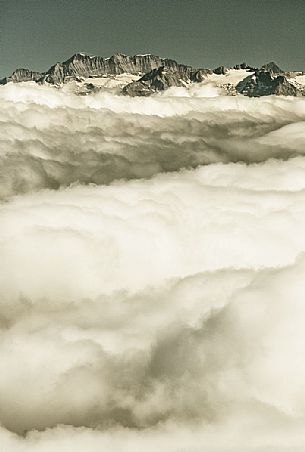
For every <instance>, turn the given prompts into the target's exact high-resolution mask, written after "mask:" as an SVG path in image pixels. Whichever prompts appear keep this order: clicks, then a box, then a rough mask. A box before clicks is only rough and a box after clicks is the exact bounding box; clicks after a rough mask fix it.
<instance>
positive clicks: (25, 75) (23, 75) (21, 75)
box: [0, 69, 43, 85]
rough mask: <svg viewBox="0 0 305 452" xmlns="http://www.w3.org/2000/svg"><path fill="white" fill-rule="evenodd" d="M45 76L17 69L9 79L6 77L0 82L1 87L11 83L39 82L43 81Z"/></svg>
mask: <svg viewBox="0 0 305 452" xmlns="http://www.w3.org/2000/svg"><path fill="white" fill-rule="evenodd" d="M42 76H43V74H42V73H41V72H33V71H30V70H29V69H16V71H15V72H13V73H12V75H10V76H9V77H5V78H3V79H2V80H0V85H6V83H9V82H15V83H18V82H29V81H31V80H33V81H35V82H37V81H38V80H40V79H41V77H42Z"/></svg>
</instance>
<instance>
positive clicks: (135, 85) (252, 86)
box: [0, 53, 305, 97]
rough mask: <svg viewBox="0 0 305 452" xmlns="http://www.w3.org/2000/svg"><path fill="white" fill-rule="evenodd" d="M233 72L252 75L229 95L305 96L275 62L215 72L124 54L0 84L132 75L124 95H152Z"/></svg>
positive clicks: (85, 58)
mask: <svg viewBox="0 0 305 452" xmlns="http://www.w3.org/2000/svg"><path fill="white" fill-rule="evenodd" d="M232 70H237V71H238V70H243V71H245V70H246V71H247V72H249V76H247V77H245V78H244V79H243V80H242V81H239V82H236V81H235V82H234V84H233V85H232V86H231V88H232V89H231V90H230V91H228V93H227V94H236V93H239V94H243V95H246V96H250V97H260V96H267V95H272V94H275V95H284V96H299V95H304V94H305V91H304V86H301V85H298V84H297V83H294V82H293V81H291V80H290V78H291V77H292V78H293V77H294V75H295V73H287V72H284V71H283V70H282V69H281V68H280V67H279V66H278V65H277V64H276V63H274V62H270V63H266V64H264V65H263V66H262V67H261V68H260V69H254V68H252V67H251V66H249V65H247V64H246V63H241V64H238V65H236V66H234V67H233V68H228V67H225V66H219V67H217V68H215V69H213V70H211V69H194V68H192V67H191V66H187V65H185V64H180V63H177V62H176V61H175V60H172V59H168V58H160V57H159V56H156V55H151V54H146V55H134V56H128V55H124V54H121V53H118V54H115V55H113V56H111V57H110V58H103V57H100V56H89V55H86V54H84V53H76V54H75V55H73V56H72V57H71V58H69V59H68V60H66V61H64V62H62V63H56V64H55V65H53V66H52V67H51V68H50V69H48V70H47V71H46V72H44V73H40V72H33V71H31V70H29V69H17V70H16V71H15V72H14V73H13V74H12V75H10V76H9V77H5V78H4V79H2V80H1V81H0V84H2V85H5V84H7V83H9V82H14V83H18V82H27V81H35V82H38V83H48V84H51V85H57V86H61V85H63V84H65V83H67V82H69V81H73V80H74V81H77V82H83V81H84V79H86V78H92V79H94V78H100V77H116V76H119V75H121V74H130V75H135V76H138V77H139V79H138V80H135V81H132V82H131V83H129V82H128V81H126V82H125V86H124V85H123V86H122V87H121V90H122V91H121V92H122V94H125V95H130V96H148V95H151V94H153V93H156V92H159V91H164V90H166V89H168V88H170V87H172V86H176V87H183V86H184V87H185V86H189V85H190V84H192V83H201V82H203V81H204V80H205V79H208V76H209V75H216V76H219V77H226V76H227V75H229V74H230V71H232ZM223 83H224V85H225V84H226V83H227V82H226V81H224V82H223ZM229 84H230V83H229ZM88 86H89V85H88ZM91 88H92V89H91ZM91 88H90V89H86V90H85V91H84V93H85V94H88V93H90V92H96V90H98V89H99V88H96V87H95V86H94V85H92V87H91ZM81 92H82V91H81Z"/></svg>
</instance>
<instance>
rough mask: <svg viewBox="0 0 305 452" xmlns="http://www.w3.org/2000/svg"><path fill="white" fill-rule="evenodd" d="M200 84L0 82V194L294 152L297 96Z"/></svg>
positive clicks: (299, 136)
mask: <svg viewBox="0 0 305 452" xmlns="http://www.w3.org/2000/svg"><path fill="white" fill-rule="evenodd" d="M206 89H207V87H205V86H204V87H202V88H201V90H200V89H199V90H198V89H197V90H194V91H190V92H186V91H185V90H183V89H182V88H181V89H178V88H177V89H173V90H171V91H170V92H169V93H165V94H164V95H163V96H155V97H151V98H147V99H137V98H129V97H124V96H116V95H112V94H109V93H100V94H97V95H92V96H73V95H71V94H69V93H67V92H64V91H60V90H56V89H54V88H48V87H43V86H42V87H39V86H37V85H31V84H20V85H17V86H16V85H12V84H8V85H6V86H4V87H2V88H1V90H0V107H1V108H0V143H1V150H0V176H1V183H0V196H1V197H2V198H7V197H9V196H11V195H14V194H19V193H25V192H28V191H32V190H37V189H41V188H53V189H56V188H59V187H60V186H67V185H70V184H71V183H76V182H79V183H82V184H89V183H95V184H98V185H100V184H108V183H110V182H112V181H113V180H116V179H121V178H123V179H130V178H139V177H150V176H153V175H155V174H157V173H159V172H167V171H176V170H179V169H180V168H185V167H187V168H195V167H197V166H198V165H200V164H206V163H211V162H229V161H234V162H236V161H244V162H250V163H251V162H261V161H264V160H266V159H268V158H272V157H276V158H287V157H291V156H294V155H303V153H304V145H305V143H304V134H303V132H302V131H303V129H304V121H305V103H304V100H303V99H295V98H294V99H293V98H287V99H285V98H272V97H271V98H267V99H248V98H246V97H243V96H236V97H230V96H227V97H224V96H214V97H200V95H204V96H205V95H206ZM202 90H203V92H202Z"/></svg>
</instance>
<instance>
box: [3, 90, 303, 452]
mask: <svg viewBox="0 0 305 452" xmlns="http://www.w3.org/2000/svg"><path fill="white" fill-rule="evenodd" d="M38 92H39V93H41V96H37V93H38ZM203 94H204V95H207V93H205V92H203V93H201V94H200V91H199V92H198V90H197V91H196V92H194V93H186V92H184V91H183V90H172V91H171V92H169V93H166V94H165V95H164V96H156V97H155V98H150V99H128V98H119V97H118V96H113V95H109V94H100V95H99V96H93V97H75V96H71V95H70V94H68V93H65V92H60V91H56V90H54V89H53V90H50V89H47V88H44V87H35V88H34V87H31V85H30V84H29V85H26V86H18V87H15V86H10V85H8V87H5V88H4V89H3V90H0V96H2V100H1V102H3V103H5V105H6V107H7V108H6V114H4V112H3V109H2V113H1V115H2V116H3V119H2V121H4V125H3V127H4V130H6V132H7V133H6V134H4V133H3V136H2V137H1V140H2V143H4V146H3V147H2V148H1V149H2V150H3V151H2V152H3V154H2V160H1V162H2V167H3V170H2V171H3V174H4V175H5V178H4V181H3V179H2V182H1V194H2V197H3V198H6V200H5V202H4V201H3V202H2V204H0V265H1V271H0V292H1V298H0V334H1V340H0V357H1V367H2V369H3V371H1V373H0V424H1V428H0V450H1V451H2V450H3V451H5V452H7V451H9V452H36V451H37V452H38V451H39V452H51V451H52V452H53V451H55V450H60V451H62V452H72V451H73V452H75V450H86V451H89V452H100V451H101V450H107V452H108V451H109V452H112V451H115V452H129V451H132V452H137V451H142V450H146V451H148V452H150V451H155V450H156V449H158V450H160V451H161V452H178V451H179V452H182V451H183V452H196V451H201V450H202V449H203V448H204V449H206V450H213V451H217V452H227V451H228V450H234V452H235V451H243V452H244V451H249V452H250V451H256V452H257V451H259V452H263V451H264V452H265V451H266V450H268V451H269V450H270V451H273V450H274V451H275V450H276V451H277V452H278V451H288V450H289V451H291V450H302V449H303V447H304V444H305V435H304V433H303V430H304V429H303V425H304V417H305V388H304V382H303V380H304V371H305V368H304V367H305V365H304V362H303V358H302V356H303V347H304V344H305V333H304V327H303V319H304V315H305V305H304V301H303V299H304V280H305V236H304V232H303V231H304V227H305V159H304V157H303V156H302V146H303V144H304V143H303V142H304V140H305V136H304V133H302V129H301V127H302V124H301V121H302V120H303V119H302V118H303V116H304V113H303V110H304V112H305V107H304V105H305V103H304V100H303V101H302V100H300V99H281V98H278V99H272V98H270V99H252V100H251V99H244V98H239V97H238V98H227V97H222V96H217V97H215V98H210V97H201V95H203ZM105 137H107V139H106V138H105ZM116 137H117V139H116ZM165 143H167V144H165ZM202 143H205V144H204V145H203V144H202ZM212 143H213V145H212ZM302 143H303V144H302ZM107 146H109V147H107ZM213 146H214V148H213V149H214V151H215V149H217V152H216V151H215V152H214V151H213V152H214V154H213V156H214V157H213V158H212V159H211V161H214V162H215V163H213V164H210V165H206V166H199V164H200V163H202V162H203V161H204V159H205V158H207V156H209V155H210V156H211V155H212V154H211V152H212V151H211V149H212V147H213ZM90 149H91V150H92V152H93V154H94V155H95V157H94V159H96V160H94V159H93V161H94V162H95V163H93V161H91V160H90V159H91V157H90V156H91V155H93V154H91V153H90V152H91V151H90V152H89V150H90ZM191 150H192V151H191ZM192 152H193V154H192ZM104 153H106V154H107V155H108V154H109V156H111V158H113V159H114V160H113V166H111V165H110V166H108V173H107V171H106V169H105V168H106V166H107V165H108V163H107V159H106V160H105V159H104V158H102V156H103V155H104ZM191 155H196V159H197V160H196V163H195V164H188V163H186V162H188V161H189V160H188V159H189V158H191V157H190V156H191ZM97 156H98V157H97ZM118 156H120V158H121V157H122V156H123V157H124V158H126V159H127V160H128V161H129V168H132V171H133V172H132V173H125V167H124V166H121V165H120V163H119V158H118ZM198 156H201V157H198ZM288 156H294V157H293V158H290V159H289V160H286V158H287V157H288ZM197 157H198V158H197ZM270 157H280V158H278V159H275V158H270ZM109 158H110V157H109ZM201 158H202V159H203V160H202V161H201V160H200V159H201ZM11 159H13V160H11ZM162 159H163V160H162ZM231 160H232V161H231ZM237 160H241V161H243V162H239V163H236V161H237ZM38 161H39V162H40V164H41V165H42V164H43V165H45V167H44V171H43V172H41V173H39V171H38V172H37V171H36V169H35V168H37V167H38V166H35V165H36V163H37V162H38ZM167 161H168V162H169V164H170V165H171V166H170V168H168V167H164V166H163V165H164V162H167ZM207 161H208V160H206V161H205V163H206V162H207ZM256 161H257V162H256ZM34 162H36V163H35V164H34ZM41 162H43V163H41ZM103 162H104V163H105V162H106V163H105V165H106V166H105V168H104V167H103ZM225 162H227V163H226V164H224V163H225ZM255 162H256V163H255ZM259 162H260V163H259ZM193 163H194V162H193ZM249 163H251V164H249ZM52 165H53V166H52ZM90 165H92V168H93V167H95V170H96V174H99V175H101V174H104V176H105V177H106V176H107V175H108V179H103V178H102V176H101V179H99V180H93V179H92V177H91V176H92V174H93V173H90V168H91V166H90ZM137 165H138V166H137ZM141 165H143V166H141ZM185 166H186V167H193V166H198V168H193V169H185V168H184V167H185ZM51 167H52V168H53V169H52V171H53V172H52V178H51V179H50V177H51V176H50V174H51V173H50V170H49V169H50V168H51ZM135 167H137V168H138V170H137V171H138V173H137V172H134V168H135ZM148 167H150V168H151V170H149V171H148V172H146V171H147V168H148ZM33 168H34V169H33ZM46 168H47V169H46ZM71 168H76V169H75V173H73V170H72V169H71ZM174 170H179V171H174ZM103 171H104V173H103ZM163 171H170V172H167V173H166V174H157V173H162V172H163ZM14 175H15V176H14ZM86 175H87V176H86ZM85 176H86V177H87V179H86V180H85V179H82V178H84V177H85ZM104 176H103V177H104ZM147 176H150V178H147ZM151 176H152V177H151ZM14 177H15V179H14ZM121 178H124V179H128V178H131V179H135V178H138V179H137V180H129V181H127V180H116V179H121ZM51 180H52V181H53V182H52V183H50V181H51ZM54 181H56V183H55V182H54ZM17 182H18V183H17ZM78 182H80V183H78ZM92 182H94V183H96V184H99V185H98V186H97V185H89V184H90V183H92ZM110 182H111V184H110V185H102V184H104V183H107V184H108V183H110ZM84 184H88V186H84ZM42 188H47V189H42ZM55 189H57V190H55ZM14 194H18V196H15V197H12V195H14Z"/></svg>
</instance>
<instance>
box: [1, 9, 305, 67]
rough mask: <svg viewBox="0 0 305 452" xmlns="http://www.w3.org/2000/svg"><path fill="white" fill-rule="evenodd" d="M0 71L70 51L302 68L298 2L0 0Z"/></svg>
mask: <svg viewBox="0 0 305 452" xmlns="http://www.w3.org/2000/svg"><path fill="white" fill-rule="evenodd" d="M0 7H1V9H0V76H4V75H8V74H10V73H11V72H12V71H13V70H14V69H15V68H16V67H29V68H30V69H34V70H41V71H42V70H46V69H48V68H49V67H50V66H51V65H52V64H54V63H55V62H57V61H63V60H65V59H67V58H69V57H70V56H71V55H72V54H73V53H75V52H77V51H83V52H87V53H90V54H95V55H101V56H105V57H106V56H110V55H112V54H113V53H115V52H123V53H126V54H131V55H134V54H136V53H154V54H157V55H160V56H163V57H171V58H174V59H176V60H178V61H179V62H182V63H186V64H191V65H193V66H197V67H216V66H218V65H220V64H225V65H233V64H236V63H239V62H242V61H246V62H247V63H249V64H253V65H261V64H263V63H265V62H267V61H270V60H274V61H276V62H277V63H278V64H279V65H280V66H281V67H283V69H299V70H305V23H304V21H305V0H6V1H4V0H0Z"/></svg>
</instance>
